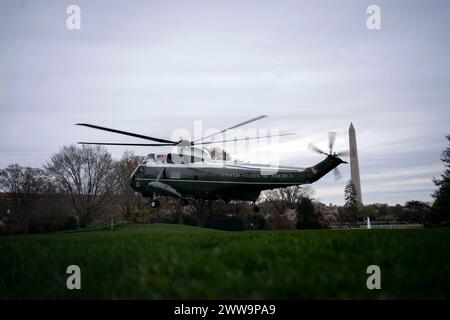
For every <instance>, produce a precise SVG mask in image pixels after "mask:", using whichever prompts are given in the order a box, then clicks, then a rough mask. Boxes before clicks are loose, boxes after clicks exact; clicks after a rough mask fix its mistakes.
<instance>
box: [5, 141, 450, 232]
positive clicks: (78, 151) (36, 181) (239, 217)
mask: <svg viewBox="0 0 450 320" xmlns="http://www.w3.org/2000/svg"><path fill="white" fill-rule="evenodd" d="M446 138H447V139H448V141H449V142H450V136H447V137H446ZM212 151H213V152H211V154H213V155H214V154H216V155H217V158H218V159H229V155H227V154H226V153H225V152H223V150H212ZM142 160H143V157H141V156H138V155H135V154H134V153H132V152H129V151H127V152H125V153H124V154H123V155H122V157H121V158H120V159H118V160H114V159H112V157H111V155H110V153H109V152H108V151H107V150H106V149H105V148H104V147H100V146H76V145H70V146H64V147H63V148H62V149H61V150H60V151H59V152H57V153H56V154H54V155H53V156H52V157H51V158H50V159H49V160H48V161H47V163H46V164H45V165H44V166H43V168H31V167H22V166H19V165H18V164H12V165H9V166H8V167H6V168H4V169H2V170H0V190H1V191H2V192H3V193H0V195H1V196H0V232H3V233H5V232H6V233H32V232H53V231H58V230H71V229H78V228H86V227H89V226H92V225H96V224H99V225H102V224H103V225H105V224H106V223H108V222H109V221H110V220H111V219H112V220H114V221H126V222H134V223H149V222H166V223H180V224H181V223H183V224H190V225H198V226H203V227H211V228H218V229H224V230H246V229H252V230H255V229H295V228H326V227H329V226H330V225H331V224H333V223H350V224H356V223H357V222H358V221H361V220H362V219H364V218H365V217H368V216H369V217H371V218H372V219H375V220H376V219H380V220H385V221H388V220H390V221H397V222H399V221H403V222H418V223H423V224H426V225H440V224H441V225H442V224H445V223H447V222H448V220H449V217H450V214H449V212H450V200H449V199H450V147H448V148H447V149H446V150H444V152H443V154H442V158H441V160H442V161H443V163H444V165H445V170H444V173H443V174H442V176H441V177H439V178H434V180H433V181H434V183H435V185H436V186H437V189H436V190H435V192H434V193H433V195H432V196H433V198H434V200H435V201H434V203H433V204H427V203H423V202H419V201H410V202H407V203H406V204H405V205H404V206H401V205H396V206H388V205H386V204H372V205H366V206H362V205H360V204H358V203H357V201H356V192H355V190H354V186H353V184H352V183H351V181H349V183H348V184H347V186H346V188H345V205H344V206H341V207H337V206H335V207H332V208H330V207H329V206H325V205H323V204H321V203H319V202H318V201H316V200H314V190H313V189H312V188H311V187H309V186H294V187H289V188H281V189H275V190H270V191H265V192H263V193H262V194H261V197H260V200H259V207H260V208H261V211H260V212H258V213H255V212H253V210H252V208H251V206H250V204H249V203H247V202H242V201H231V202H229V203H224V202H223V201H220V200H215V201H210V200H202V199H191V200H190V201H189V204H188V205H187V206H185V205H182V204H181V203H180V201H178V200H177V199H172V198H168V199H165V198H163V199H162V205H161V207H159V208H157V209H150V208H149V205H148V200H147V199H144V198H142V197H141V196H140V195H138V194H136V193H135V192H134V191H133V190H132V189H131V188H130V185H129V178H130V175H131V173H132V172H133V170H134V169H135V168H136V167H137V165H138V164H139V163H140V162H141V161H142Z"/></svg>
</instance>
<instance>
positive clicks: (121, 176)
mask: <svg viewBox="0 0 450 320" xmlns="http://www.w3.org/2000/svg"><path fill="white" fill-rule="evenodd" d="M141 161H142V157H141V156H137V155H135V154H134V153H133V152H130V151H125V153H124V154H123V155H122V158H121V159H120V160H119V161H117V162H116V165H115V166H114V178H115V180H116V185H117V189H116V193H117V203H118V206H119V208H120V211H121V212H122V215H123V216H124V217H125V218H126V219H128V218H131V217H132V215H133V211H134V210H135V209H136V207H137V206H138V205H139V203H140V198H139V196H138V195H136V193H135V191H134V190H133V189H131V187H130V176H131V174H132V173H133V171H134V169H136V167H137V166H138V165H139V163H140V162H141Z"/></svg>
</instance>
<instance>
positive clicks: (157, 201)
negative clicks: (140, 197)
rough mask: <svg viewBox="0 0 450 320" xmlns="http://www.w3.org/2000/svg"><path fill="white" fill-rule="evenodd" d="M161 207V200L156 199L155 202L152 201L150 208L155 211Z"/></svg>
mask: <svg viewBox="0 0 450 320" xmlns="http://www.w3.org/2000/svg"><path fill="white" fill-rule="evenodd" d="M158 207H159V200H158V199H154V200H150V208H152V209H155V208H158Z"/></svg>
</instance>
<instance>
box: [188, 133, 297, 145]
mask: <svg viewBox="0 0 450 320" xmlns="http://www.w3.org/2000/svg"><path fill="white" fill-rule="evenodd" d="M294 134H296V133H293V132H291V133H280V134H274V135H269V136H263V137H247V138H241V139H229V140H221V141H208V142H201V141H200V142H198V143H196V142H193V143H192V145H202V144H213V143H221V142H234V141H242V140H254V139H267V138H271V137H283V136H291V135H294Z"/></svg>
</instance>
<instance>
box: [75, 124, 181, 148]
mask: <svg viewBox="0 0 450 320" xmlns="http://www.w3.org/2000/svg"><path fill="white" fill-rule="evenodd" d="M76 125H77V126H84V127H89V128H93V129H98V130H103V131H109V132H114V133H118V134H124V135H126V136H131V137H135V138H140V139H145V140H151V141H156V142H161V143H171V144H172V145H176V144H177V143H178V142H175V141H170V140H165V139H159V138H154V137H150V136H144V135H141V134H137V133H132V132H127V131H121V130H116V129H111V128H106V127H100V126H96V125H93V124H88V123H77V124H76Z"/></svg>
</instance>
